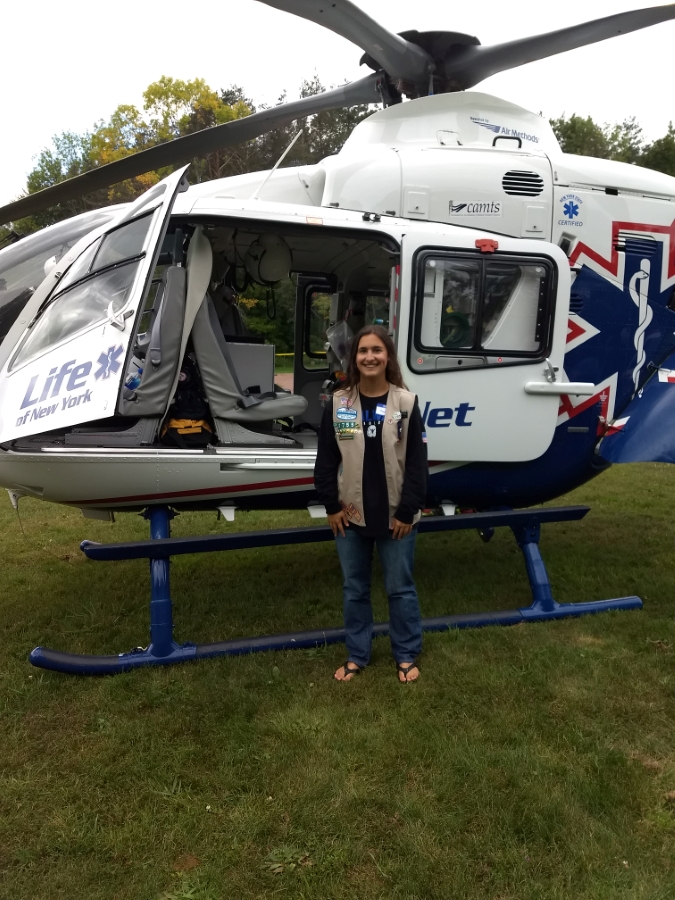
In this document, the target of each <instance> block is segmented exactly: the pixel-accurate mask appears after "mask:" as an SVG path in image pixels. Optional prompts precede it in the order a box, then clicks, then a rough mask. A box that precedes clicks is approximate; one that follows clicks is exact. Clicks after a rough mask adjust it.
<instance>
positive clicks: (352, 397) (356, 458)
mask: <svg viewBox="0 0 675 900" xmlns="http://www.w3.org/2000/svg"><path fill="white" fill-rule="evenodd" d="M414 405H415V395H414V394H411V393H410V391H406V390H404V389H403V388H398V387H394V385H393V384H390V385H389V395H388V397H387V407H386V412H385V416H384V423H383V425H382V454H383V456H384V471H385V476H386V479H387V494H388V498H389V527H390V528H393V521H392V519H393V516H394V513H395V512H396V510H397V509H398V505H399V503H400V502H401V490H402V488H403V476H404V474H405V455H406V448H407V445H408V425H409V423H410V415H411V413H412V410H413V406H414ZM333 428H334V429H335V440H336V441H337V442H338V445H339V447H340V454H341V456H342V465H341V466H340V470H339V472H338V498H339V500H340V503H341V504H342V508H343V509H344V511H345V512H346V513H347V517H348V519H349V521H350V522H353V523H354V524H355V525H365V524H366V520H365V515H364V512H363V454H364V452H365V436H364V434H363V415H362V410H361V398H360V395H359V392H358V390H357V389H356V388H352V389H351V390H348V391H336V392H335V394H333ZM421 515H422V513H421V511H419V512H417V514H416V515H415V518H414V522H418V521H419V520H420V518H421Z"/></svg>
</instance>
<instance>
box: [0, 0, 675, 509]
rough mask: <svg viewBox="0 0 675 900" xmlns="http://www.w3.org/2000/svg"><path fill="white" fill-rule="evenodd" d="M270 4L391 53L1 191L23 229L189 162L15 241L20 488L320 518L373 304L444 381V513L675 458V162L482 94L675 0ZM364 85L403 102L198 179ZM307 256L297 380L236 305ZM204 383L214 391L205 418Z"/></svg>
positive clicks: (7, 416)
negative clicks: (426, 11) (355, 343)
mask: <svg viewBox="0 0 675 900" xmlns="http://www.w3.org/2000/svg"><path fill="white" fill-rule="evenodd" d="M261 2H263V3H265V4H266V5H268V6H272V7H276V8H277V9H280V10H284V11H286V12H289V13H293V14H295V15H297V16H301V17H303V18H305V19H309V20H311V21H313V22H316V23H317V24H319V25H321V26H323V27H326V28H329V29H330V30H332V31H334V32H336V33H338V34H340V35H342V36H343V37H346V38H347V39H349V40H351V41H352V42H353V43H355V44H356V45H357V46H359V47H360V48H361V49H362V50H363V51H364V56H363V60H362V61H363V62H364V63H365V64H366V65H368V66H369V67H370V68H372V69H373V70H374V71H373V72H372V73H371V74H369V75H367V76H366V77H365V78H362V79H360V80H359V81H356V82H353V83H351V84H347V85H344V86H342V87H340V88H337V89H335V90H332V91H327V92H325V93H323V94H318V95H314V96H311V97H306V98H304V99H302V100H299V101H295V102H291V103H286V104H283V105H281V106H278V107H274V108H272V109H267V110H263V111H262V112H259V113H256V114H253V115H251V116H249V117H247V118H245V119H240V120H236V121H234V122H229V123H226V124H224V125H220V126H217V127H213V128H210V129H207V130H205V131H202V132H198V133H195V134H191V135H188V136H186V137H183V138H178V139H176V140H174V141H170V142H167V143H165V144H162V145H159V146H157V147H153V148H151V149H148V150H145V151H143V152H141V153H139V154H137V155H135V156H131V157H127V158H125V159H122V160H119V161H117V162H114V163H111V164H110V165H107V166H103V167H101V168H99V169H94V170H92V171H90V172H87V173H85V174H83V175H81V176H78V177H77V178H74V179H71V180H70V181H66V182H63V183H61V184H57V185H55V186H53V187H51V188H48V189H46V190H44V191H41V192H40V193H37V194H33V195H30V196H27V197H24V198H21V199H19V200H17V201H15V202H14V203H10V204H9V205H7V206H5V207H4V208H2V209H0V223H7V222H12V221H15V220H17V219H19V218H20V217H22V216H27V215H30V214H32V213H34V212H37V211H40V210H44V209H46V208H49V207H51V206H53V205H55V204H58V203H61V202H64V201H66V200H68V199H71V198H73V197H79V196H81V195H83V194H85V193H88V192H91V191H93V190H97V189H99V188H101V187H103V186H108V185H110V184H113V183H116V182H118V181H121V180H124V179H127V178H130V177H133V176H134V175H137V174H140V173H143V172H147V171H150V170H154V169H157V168H159V167H161V166H167V165H173V166H178V168H177V169H176V170H175V171H174V172H173V174H171V175H169V176H168V177H167V178H165V179H164V180H163V181H161V182H159V183H158V184H156V185H154V186H153V187H151V188H150V189H149V190H148V191H147V192H146V193H144V194H143V195H141V196H140V197H139V198H137V199H136V200H135V201H134V202H133V203H130V204H126V205H123V206H119V207H109V208H106V209H102V210H97V211H94V212H91V213H85V214H83V215H81V216H77V217H75V218H73V219H69V220H66V221H64V222H60V223H58V224H57V225H53V226H51V227H49V228H46V229H44V230H43V231H41V232H39V233H37V234H35V235H32V236H29V237H25V238H23V239H21V240H18V241H16V242H15V243H13V244H11V245H10V246H8V247H5V248H4V249H2V250H0V341H1V343H0V484H2V485H3V486H4V487H5V488H6V489H7V490H8V491H9V492H10V497H11V498H12V501H13V503H15V504H16V503H18V500H19V498H20V497H21V496H32V497H37V498H39V499H42V500H46V501H52V502H57V503H63V504H68V505H70V506H73V507H78V508H80V509H82V510H83V512H84V514H85V515H86V516H90V517H94V518H111V517H112V515H113V513H114V512H115V511H131V510H142V509H147V508H153V507H162V508H166V507H168V506H170V507H172V508H174V509H177V510H180V509H218V510H219V511H220V512H221V513H222V514H223V515H224V516H225V517H226V518H228V519H230V520H231V519H232V518H233V516H234V511H235V508H238V509H243V510H250V509H274V508H285V509H301V508H308V509H309V510H310V513H311V514H312V515H314V516H317V517H318V516H320V515H322V514H323V511H322V509H321V508H320V507H318V506H317V503H316V495H315V493H314V487H313V475H312V470H313V466H314V460H315V455H316V444H317V427H318V425H319V422H320V419H321V415H322V410H323V405H324V404H325V403H326V402H327V399H328V397H329V396H330V393H331V391H332V390H333V389H335V388H336V386H337V387H339V384H340V373H341V372H342V371H343V370H344V368H345V365H346V358H347V354H348V347H349V342H350V339H351V337H352V335H353V334H355V333H356V332H357V331H358V330H359V328H360V327H361V326H363V325H364V324H366V323H367V322H371V321H373V320H376V321H380V322H382V323H383V324H385V325H386V326H387V327H388V329H389V331H390V333H391V334H392V337H393V339H394V341H395V344H396V347H397V350H398V354H399V357H400V362H401V369H402V374H403V378H404V380H405V382H406V384H407V385H408V387H409V389H410V390H412V391H413V392H414V393H416V394H417V395H418V397H419V402H420V409H421V411H422V414H423V420H424V424H425V429H426V434H427V441H428V453H429V460H430V462H429V469H430V478H429V495H428V504H429V506H430V507H436V508H442V509H443V511H444V512H447V513H452V512H454V510H455V509H457V508H471V509H474V510H479V511H480V510H504V509H514V508H518V507H528V506H532V505H534V504H539V503H542V502H544V501H547V500H551V499H553V498H555V497H557V496H560V495H561V494H564V493H567V492H568V491H570V490H572V489H573V488H575V487H577V486H579V485H581V484H583V483H584V482H585V481H587V480H589V479H590V478H593V477H595V476H596V475H597V474H599V473H600V472H602V471H603V470H604V469H606V468H607V467H608V466H609V465H610V464H611V463H613V462H628V461H635V460H660V461H668V462H675V430H673V429H671V428H670V427H669V426H668V424H667V423H668V419H667V416H668V413H669V412H670V410H672V408H673V404H675V399H674V398H675V387H672V385H674V384H675V179H673V178H671V177H669V176H667V175H663V174H661V173H658V172H653V171H650V170H647V169H644V168H640V167H636V166H631V165H627V164H623V163H619V162H612V161H607V160H599V159H591V158H586V157H580V156H573V155H569V154H565V153H563V152H562V151H561V148H560V145H559V143H558V141H557V139H556V137H555V135H554V133H553V130H552V128H551V126H550V124H549V123H548V121H547V120H546V119H544V118H543V117H542V116H541V115H536V114H534V113H531V112H528V111H527V110H525V109H522V108H521V107H518V106H516V105H514V104H512V103H509V102H508V101H505V100H502V99H500V98H497V97H493V96H490V95H487V94H481V93H478V92H474V91H472V92H470V93H468V92H465V90H466V89H467V88H472V87H474V86H475V85H477V84H479V83H480V82H481V81H482V80H484V79H485V78H487V77H488V76H490V75H492V74H495V73H496V72H499V71H503V70H505V69H508V68H512V67H515V66H518V65H522V64H524V63H526V62H530V61H532V60H534V59H541V58H544V57H546V56H550V55H553V54H556V53H561V52H564V51H566V50H570V49H572V48H575V47H579V46H583V45H586V44H590V43H594V42H596V41H600V40H604V39H606V38H609V37H613V36H615V35H618V34H623V33H626V32H628V31H632V30H637V29H640V28H644V27H648V26H651V25H655V24H658V23H661V22H665V21H668V20H670V19H674V18H675V4H668V5H665V6H658V7H652V8H648V9H640V10H635V11H633V12H629V13H622V14H618V15H614V16H610V17H608V18H604V19H599V20H596V21H593V22H589V23H586V24H584V25H578V26H574V27H571V28H566V29H562V30H560V31H556V32H552V33H550V34H545V35H538V36H534V37H529V38H523V39H521V40H518V41H513V42H509V43H505V44H499V45H494V46H488V47H484V46H482V45H481V44H480V43H479V41H478V39H477V38H475V37H471V36H467V35H463V34H458V33H454V32H441V31H437V32H426V33H418V32H416V31H409V32H404V33H402V34H401V35H395V34H392V33H391V32H389V31H387V30H386V29H385V28H384V27H383V26H381V25H379V24H378V23H376V22H375V21H374V20H372V19H371V18H369V17H368V16H366V15H365V13H363V12H362V11H361V10H359V8H358V7H357V6H356V5H355V4H353V3H351V2H347V0H336V2H333V3H331V4H330V6H324V5H323V4H322V3H320V2H315V0H261ZM404 98H407V99H405V100H404ZM361 103H369V104H375V103H379V104H380V105H381V107H382V108H381V109H379V110H378V111H376V112H374V113H373V114H372V115H370V116H369V117H367V118H365V119H364V120H363V121H361V122H360V123H359V124H358V125H357V126H356V127H355V128H354V130H353V132H352V134H351V135H350V136H349V138H348V139H347V141H346V142H345V144H344V146H343V148H342V149H341V150H340V152H339V153H338V154H336V155H335V156H332V157H329V158H327V159H324V160H323V161H322V162H320V163H318V164H316V165H311V166H301V167H297V166H296V167H287V168H279V167H275V168H274V169H272V170H270V171H267V172H258V173H251V174H247V175H240V176H235V177H230V178H225V179H220V180H215V181H210V182H207V183H202V184H198V185H192V186H190V185H189V184H188V181H187V177H186V172H187V169H188V166H187V165H183V164H184V163H186V162H187V161H188V160H189V159H191V158H193V157H194V156H196V155H200V154H205V153H208V152H210V151H211V150H213V149H215V148H222V147H225V146H230V145H233V144H235V143H238V142H240V141H244V140H250V139H252V138H255V137H256V136H258V135H260V134H262V133H264V132H265V131H268V130H270V129H272V128H274V127H277V126H280V125H285V124H288V123H290V122H292V121H294V120H296V119H299V118H301V117H305V116H311V115H314V114H316V113H318V112H321V111H323V110H326V109H334V108H341V107H344V106H352V105H355V104H361ZM280 162H281V160H280ZM290 276H293V278H294V280H295V292H296V293H295V326H294V327H295V356H294V373H293V388H292V390H287V389H283V388H281V387H280V386H279V385H278V384H275V375H274V371H275V370H274V360H275V348H274V346H272V345H271V344H266V343H264V341H262V340H261V339H260V338H256V337H255V336H254V335H251V334H249V333H248V332H247V330H246V327H245V324H244V322H243V320H242V316H241V313H240V309H239V306H238V298H239V297H240V295H241V294H242V292H243V291H245V288H246V285H249V284H257V285H262V286H265V287H267V288H268V289H269V290H273V288H274V286H275V285H278V284H279V283H280V282H281V281H282V280H284V279H287V278H289V277H290ZM190 380H192V381H196V382H197V383H198V384H197V387H198V390H199V392H200V395H201V397H202V399H203V400H204V403H205V407H206V409H205V412H204V413H203V415H200V416H195V417H194V418H191V417H190V416H183V417H182V418H181V417H180V415H178V416H177V413H176V400H177V398H178V397H179V396H180V394H181V390H182V389H183V387H184V383H185V381H188V382H190ZM195 419H200V420H201V424H200V425H197V424H195ZM186 420H189V422H188V425H187V427H186V428H184V429H183V432H184V433H183V437H182V439H179V440H178V442H177V443H171V444H169V443H167V440H166V435H167V427H168V426H169V425H170V423H171V422H172V421H179V422H180V421H183V422H184V421H186ZM178 430H180V429H178ZM197 431H198V432H199V436H200V438H203V441H202V443H201V444H200V445H194V444H191V442H190V440H189V438H190V437H191V436H192V435H194V434H195V433H196V432H197Z"/></svg>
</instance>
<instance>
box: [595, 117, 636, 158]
mask: <svg viewBox="0 0 675 900" xmlns="http://www.w3.org/2000/svg"><path fill="white" fill-rule="evenodd" d="M603 130H604V133H605V137H606V138H607V146H608V150H609V154H608V156H609V159H615V160H618V161H619V162H625V163H637V162H638V161H639V160H640V158H641V156H642V153H643V151H644V149H645V141H644V136H643V134H642V126H641V125H640V124H639V123H638V122H637V120H636V119H635V116H632V117H631V118H630V119H626V120H625V121H624V122H622V123H621V125H614V126H612V127H611V128H610V126H609V125H605V127H604V129H603Z"/></svg>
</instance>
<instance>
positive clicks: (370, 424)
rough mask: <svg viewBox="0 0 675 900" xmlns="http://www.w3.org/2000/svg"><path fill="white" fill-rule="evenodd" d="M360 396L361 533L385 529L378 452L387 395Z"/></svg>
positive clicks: (386, 505)
mask: <svg viewBox="0 0 675 900" xmlns="http://www.w3.org/2000/svg"><path fill="white" fill-rule="evenodd" d="M388 396H389V391H387V393H386V394H382V396H381V397H364V396H363V394H361V396H360V400H361V412H362V419H363V442H364V444H365V448H364V451H363V485H362V490H363V517H364V519H365V520H366V524H365V525H364V526H362V527H363V531H362V534H367V535H373V536H374V535H378V534H386V533H387V531H388V530H389V498H388V496H387V476H386V472H385V468H384V453H383V452H382V426H383V424H384V419H385V413H386V411H387V397H388Z"/></svg>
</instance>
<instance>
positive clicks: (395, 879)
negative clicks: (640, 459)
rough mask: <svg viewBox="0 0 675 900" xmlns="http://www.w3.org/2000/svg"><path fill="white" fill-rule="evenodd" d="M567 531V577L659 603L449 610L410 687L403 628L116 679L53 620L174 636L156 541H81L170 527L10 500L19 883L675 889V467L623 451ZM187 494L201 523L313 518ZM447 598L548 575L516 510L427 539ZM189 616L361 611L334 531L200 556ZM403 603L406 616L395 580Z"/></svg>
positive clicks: (282, 890) (583, 492) (185, 530)
mask: <svg viewBox="0 0 675 900" xmlns="http://www.w3.org/2000/svg"><path fill="white" fill-rule="evenodd" d="M558 502H559V503H560V502H569V503H585V502H587V503H589V505H590V506H591V507H592V512H591V513H590V514H589V516H588V517H587V519H586V520H585V521H584V522H582V523H578V524H560V525H551V526H547V527H545V528H544V529H543V539H542V550H543V553H544V557H545V559H546V563H547V567H548V569H549V572H550V574H551V578H552V581H553V587H554V593H555V596H556V599H558V600H561V601H575V600H587V599H597V598H603V597H615V596H624V595H627V594H633V593H637V594H639V595H640V596H641V597H642V598H643V599H644V601H645V608H644V610H643V611H642V612H629V613H610V614H604V615H601V616H593V617H588V618H584V619H577V620H569V621H561V622H551V623H546V624H541V625H522V626H518V627H515V628H503V629H499V628H486V629H482V630H476V631H464V632H456V631H455V632H447V633H443V634H434V635H427V636H426V637H425V650H424V654H423V657H422V660H421V666H422V677H421V679H420V681H419V682H418V683H417V684H415V685H408V686H400V685H399V684H397V682H396V679H395V670H394V667H393V664H392V662H391V659H390V656H389V646H388V642H387V641H386V640H378V641H376V642H375V650H374V659H373V664H372V665H371V667H370V668H369V669H368V670H367V671H366V673H365V674H364V675H363V676H361V677H360V678H358V679H356V680H355V681H354V682H352V683H351V684H349V685H340V684H337V683H334V682H333V681H332V679H331V674H332V671H333V670H334V669H335V668H336V667H337V665H338V664H339V663H340V662H342V660H343V658H344V650H343V648H342V647H340V646H337V647H329V648H325V649H320V650H314V651H306V652H297V651H296V652H292V653H291V652H289V653H275V654H257V655H252V656H248V657H239V658H232V659H225V658H221V659H215V660H206V661H203V662H200V663H196V664H188V665H184V666H176V667H171V668H167V669H161V668H159V669H154V670H144V671H136V672H133V673H129V674H126V675H120V676H116V677H114V678H105V679H84V678H79V679H78V678H74V677H67V676H59V675H56V674H50V673H46V672H41V671H40V670H37V669H34V668H32V667H31V666H30V665H29V664H28V663H27V653H28V652H29V650H30V649H31V648H32V647H33V646H35V645H37V644H42V645H44V646H52V647H58V648H61V649H70V650H75V651H79V652H84V653H87V652H89V653H103V652H107V653H115V652H119V651H122V650H126V649H129V648H131V647H133V646H136V645H138V644H145V643H147V627H148V620H147V615H148V613H147V595H148V580H147V563H144V562H128V563H92V562H88V561H86V560H85V559H84V558H83V556H82V554H81V553H80V551H79V549H78V545H79V542H80V540H81V539H82V538H84V537H87V538H91V539H94V540H104V541H113V540H123V539H125V538H127V539H130V538H141V537H144V536H146V527H145V523H144V522H143V521H142V520H141V519H140V518H138V517H137V516H132V515H124V516H121V517H120V518H119V520H118V522H117V524H116V525H114V526H110V525H106V524H103V523H99V522H92V521H88V520H84V519H82V518H81V516H80V514H79V512H77V511H70V510H68V509H65V508H61V507H55V506H48V505H46V504H40V503H37V502H32V501H28V500H23V501H22V502H21V518H22V522H23V527H24V530H25V534H26V537H25V538H24V537H23V536H22V534H21V532H20V530H19V526H18V523H17V518H16V514H15V513H14V511H13V510H12V509H11V507H10V505H9V501H8V500H7V499H6V497H2V498H0V546H1V547H2V554H3V557H2V580H1V582H0V617H1V618H0V625H1V628H2V635H3V648H2V650H3V652H2V656H1V657H0V686H1V690H2V707H1V709H2V717H1V719H0V726H1V727H0V897H2V898H5V897H6V898H8V900H10V898H11V900H24V898H25V900H42V898H45V900H47V898H49V900H53V898H61V897H63V898H66V897H67V898H80V897H82V898H87V900H99V898H100V900H112V898H115V900H117V898H119V900H159V898H181V900H185V898H193V900H232V898H272V897H287V898H293V900H295V898H317V900H318V898H321V900H332V898H335V900H338V898H339V900H342V898H348V897H352V898H355V900H375V898H397V900H398V898H401V900H427V898H429V900H436V898H438V900H455V898H456V900H483V898H485V900H558V898H560V900H570V898H574V900H627V898H631V900H633V898H640V900H661V898H662V900H670V898H672V897H673V896H675V793H673V792H675V744H674V739H673V735H674V734H675V650H674V648H675V616H674V612H675V542H674V540H673V537H674V535H673V526H672V520H673V513H672V510H673V508H674V507H675V477H674V473H673V470H672V469H671V468H669V467H666V466H655V465H645V466H639V467H623V468H621V467H616V468H614V469H612V470H611V471H610V472H609V473H607V474H606V475H604V476H603V477H602V478H600V479H598V480H596V481H595V482H593V483H592V484H589V485H586V486H585V487H583V488H581V489H580V490H578V491H576V492H575V493H574V494H571V495H570V496H568V497H567V498H563V499H562V501H558ZM308 521H309V520H308V517H307V515H306V514H301V513H286V514H252V513H251V514H238V515H237V521H236V523H235V524H234V525H231V524H230V525H226V524H225V523H223V522H216V520H215V515H210V514H187V515H181V516H180V517H179V518H178V519H176V521H175V523H174V534H176V535H180V534H196V533H199V532H201V533H204V532H208V531H212V532H213V531H221V530H229V531H232V530H242V529H249V528H262V527H269V526H271V525H272V524H284V525H292V524H308ZM417 572H418V576H417V581H418V589H419V592H420V597H421V601H422V607H423V614H424V615H427V616H431V615H436V614H441V613H448V612H463V611H471V610H489V609H497V608H513V607H515V606H519V605H524V604H526V603H527V602H529V600H528V587H527V581H526V578H525V574H524V567H523V564H522V561H521V558H520V555H519V552H518V551H517V548H516V546H515V542H514V541H513V539H512V537H511V536H510V534H508V533H506V532H503V533H502V532H498V533H497V535H496V536H495V538H494V540H493V541H492V542H491V543H490V544H489V545H487V546H486V545H484V544H483V543H482V542H481V541H480V540H479V538H478V537H477V535H476V534H475V533H457V534H451V535H449V534H446V535H429V536H423V537H422V538H420V541H419V544H418V554H417ZM172 590H173V596H174V600H175V618H176V632H177V633H176V638H177V640H180V641H183V640H193V641H197V642H203V641H208V640H217V639H225V638H228V637H237V636H244V635H253V634H258V633H265V632H271V631H285V630H297V629H300V628H304V627H307V628H313V627H318V626H320V625H336V624H339V622H340V618H341V614H340V574H339V568H338V564H337V560H336V558H335V555H334V549H333V548H332V547H331V546H330V545H328V544H326V545H324V544H317V545H314V546H304V547H303V546H298V547H280V548H272V549H267V550H247V551H240V552H237V553H232V554H211V555H207V556H202V557H198V556H191V557H179V558H177V559H176V561H175V563H174V564H173V566H172ZM375 606H376V615H377V617H378V618H386V605H385V601H384V597H383V594H382V591H381V588H378V589H377V593H376V597H375Z"/></svg>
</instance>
